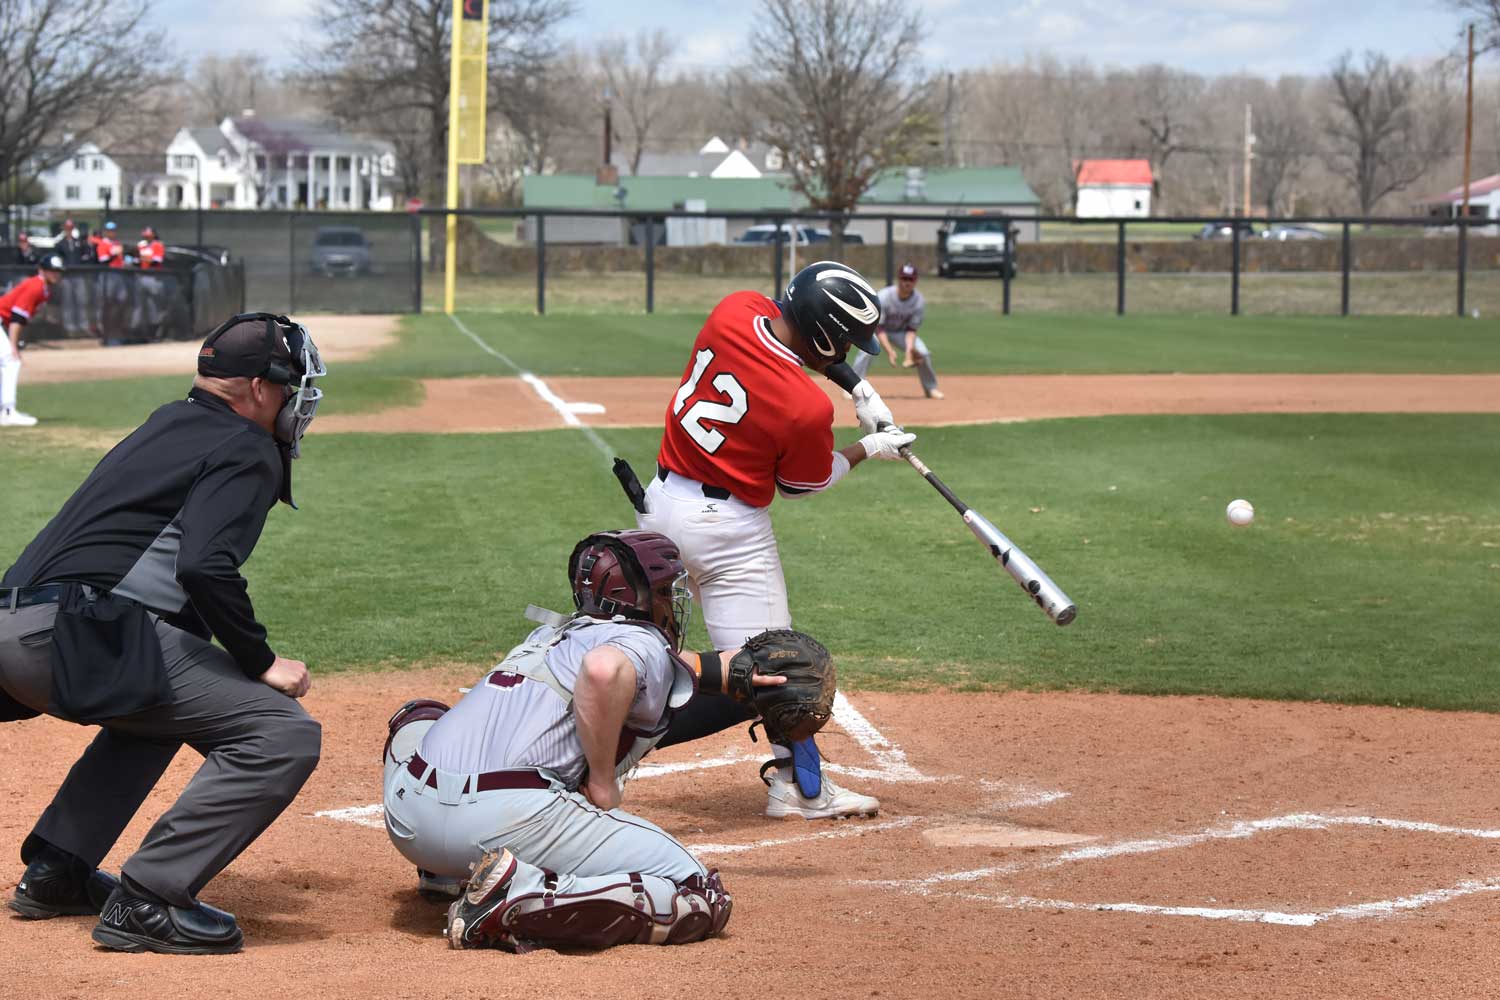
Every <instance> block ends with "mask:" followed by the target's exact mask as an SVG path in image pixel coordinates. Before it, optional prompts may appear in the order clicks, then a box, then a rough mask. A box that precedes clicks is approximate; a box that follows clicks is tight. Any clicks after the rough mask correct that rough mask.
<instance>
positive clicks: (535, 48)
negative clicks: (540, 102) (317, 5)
mask: <svg viewBox="0 0 1500 1000" xmlns="http://www.w3.org/2000/svg"><path fill="white" fill-rule="evenodd" d="M572 9H573V8H572V4H571V0H491V2H490V5H489V11H490V38H489V61H490V65H489V71H490V77H491V81H492V86H491V95H492V97H493V96H494V95H495V93H496V87H495V86H493V84H494V82H495V81H499V80H507V79H513V78H515V76H516V75H517V74H518V73H519V72H521V69H522V67H526V66H530V65H534V64H536V63H539V62H542V61H544V60H545V59H546V58H547V57H549V56H550V55H551V54H552V53H553V52H554V51H555V44H554V42H553V40H552V35H551V32H552V29H553V28H554V27H555V26H556V25H557V23H558V22H559V21H561V20H562V19H563V18H565V17H567V16H568V15H569V14H570V13H571V12H572ZM452 15H453V3H452V0H328V2H327V3H325V4H324V5H323V7H322V8H321V10H320V13H319V18H318V21H317V24H318V25H319V26H320V28H321V31H322V36H321V38H319V39H317V40H316V41H315V42H313V43H311V44H310V45H308V46H306V47H305V51H304V57H305V59H306V61H307V62H308V64H309V65H310V66H311V67H312V68H311V70H310V71H309V73H308V79H309V81H310V82H312V83H314V84H315V85H316V86H317V89H318V92H319V94H320V96H321V97H322V99H323V100H324V101H325V102H326V104H327V106H328V108H329V109H330V111H331V112H332V113H333V114H334V116H335V117H336V118H338V119H339V120H341V121H343V122H345V123H347V124H349V125H352V126H355V127H359V128H361V129H363V130H365V131H368V132H370V133H372V134H374V135H377V136H380V137H381V138H384V139H386V140H388V141H389V142H391V143H392V144H393V145H394V146H395V147H396V153H397V156H398V157H399V158H400V160H401V170H402V175H403V180H404V181H405V183H406V184H407V185H408V187H407V191H408V193H412V194H415V193H419V192H420V193H422V194H424V195H427V196H429V197H431V198H434V199H437V198H439V197H440V196H441V195H442V193H443V189H444V187H445V184H446V175H445V171H444V169H443V164H444V163H445V162H446V160H447V153H448V87H449V67H448V56H449V47H450V46H449V39H450V35H451V31H452V27H453V25H452ZM495 110H497V111H498V112H499V113H500V114H501V115H502V116H505V117H508V116H509V114H510V113H511V112H512V111H513V110H514V106H513V105H511V104H508V103H503V102H502V103H500V104H499V106H497V107H496V109H495Z"/></svg>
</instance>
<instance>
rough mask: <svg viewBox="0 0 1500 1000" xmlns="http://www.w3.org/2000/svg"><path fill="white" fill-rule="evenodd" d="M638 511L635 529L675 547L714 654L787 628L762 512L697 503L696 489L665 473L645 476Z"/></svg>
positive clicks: (766, 515) (771, 536)
mask: <svg viewBox="0 0 1500 1000" xmlns="http://www.w3.org/2000/svg"><path fill="white" fill-rule="evenodd" d="M646 510H647V513H645V514H637V515H636V523H637V524H638V525H639V526H640V527H641V528H644V529H645V530H647V531H656V532H660V533H661V534H663V535H666V536H667V537H668V538H670V539H672V541H674V542H676V543H677V547H678V548H679V549H680V550H681V552H682V562H683V565H684V566H686V567H687V571H688V581H689V584H690V585H691V587H692V591H693V599H694V601H695V603H696V604H697V605H698V607H699V608H700V609H701V610H702V612H703V622H704V624H705V625H706V626H707V628H708V638H709V642H710V643H711V644H712V645H713V647H714V648H715V649H735V648H736V647H738V646H740V645H743V644H744V641H745V640H746V639H748V638H749V637H750V636H752V635H757V634H759V633H761V632H764V631H765V630H766V629H768V628H791V627H792V613H791V611H790V610H789V609H788V608H787V600H786V577H785V575H784V574H783V573H782V570H781V553H780V552H779V551H778V550H777V548H776V534H775V532H774V531H772V530H771V511H770V509H769V508H766V507H755V506H752V505H750V504H748V503H745V502H744V501H743V500H738V499H735V498H733V497H731V498H730V499H728V500H715V499H713V498H711V497H705V496H704V495H703V485H702V484H701V483H699V482H697V481H696V480H692V479H688V478H686V477H685V476H679V475H677V474H676V473H675V472H669V473H667V481H666V482H662V481H661V480H660V479H657V478H655V477H652V480H651V485H650V486H647V487H646Z"/></svg>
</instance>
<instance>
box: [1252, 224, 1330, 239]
mask: <svg viewBox="0 0 1500 1000" xmlns="http://www.w3.org/2000/svg"><path fill="white" fill-rule="evenodd" d="M1260 238H1261V239H1263V240H1282V241H1286V240H1326V239H1328V234H1327V233H1325V232H1323V230H1321V229H1314V228H1313V227H1312V226H1271V227H1270V228H1269V229H1264V230H1261V234H1260Z"/></svg>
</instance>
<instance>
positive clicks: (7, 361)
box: [0, 334, 21, 410]
mask: <svg viewBox="0 0 1500 1000" xmlns="http://www.w3.org/2000/svg"><path fill="white" fill-rule="evenodd" d="M0 336H3V334H0ZM20 380H21V355H19V354H12V353H10V344H9V343H7V344H6V345H5V346H4V347H0V410H14V409H15V408H16V383H17V382H19V381H20Z"/></svg>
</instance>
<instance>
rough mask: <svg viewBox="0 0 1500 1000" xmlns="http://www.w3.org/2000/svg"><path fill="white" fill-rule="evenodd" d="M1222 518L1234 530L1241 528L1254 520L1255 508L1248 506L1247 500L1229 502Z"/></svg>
mask: <svg viewBox="0 0 1500 1000" xmlns="http://www.w3.org/2000/svg"><path fill="white" fill-rule="evenodd" d="M1224 516H1225V517H1227V518H1229V523H1230V524H1232V525H1234V526H1235V527H1236V528H1243V527H1244V526H1245V525H1247V524H1249V523H1250V522H1251V521H1253V520H1255V508H1254V507H1252V506H1251V505H1250V501H1249V500H1231V501H1229V506H1228V507H1225V508H1224Z"/></svg>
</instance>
